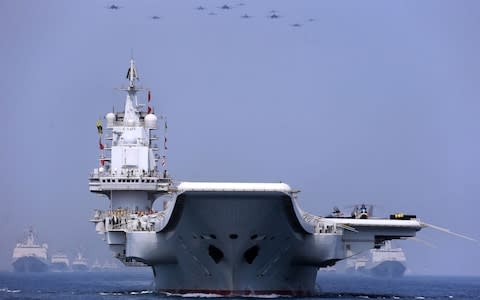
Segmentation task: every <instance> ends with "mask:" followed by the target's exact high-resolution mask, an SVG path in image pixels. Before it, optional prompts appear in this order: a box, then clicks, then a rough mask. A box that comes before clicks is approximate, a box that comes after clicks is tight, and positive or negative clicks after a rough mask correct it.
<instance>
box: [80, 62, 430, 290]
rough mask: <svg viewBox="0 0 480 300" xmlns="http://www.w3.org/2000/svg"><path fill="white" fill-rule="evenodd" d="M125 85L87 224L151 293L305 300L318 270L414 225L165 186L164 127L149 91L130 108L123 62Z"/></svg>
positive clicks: (106, 133) (235, 187) (132, 82)
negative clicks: (140, 270)
mask: <svg viewBox="0 0 480 300" xmlns="http://www.w3.org/2000/svg"><path fill="white" fill-rule="evenodd" d="M127 81H128V83H127V86H125V87H124V88H122V89H123V90H124V91H125V93H126V99H125V105H124V111H122V112H114V111H112V112H109V113H108V114H106V116H105V121H106V124H104V122H103V121H102V120H99V121H98V122H97V132H98V134H99V158H98V167H96V168H95V169H94V170H93V172H92V173H91V175H90V177H89V189H90V191H91V192H93V193H97V194H101V195H104V196H105V198H107V199H108V205H105V206H107V207H108V208H107V209H104V210H96V211H95V214H94V216H93V218H92V219H91V221H92V222H94V223H95V228H96V231H97V232H98V233H99V234H100V235H101V236H102V238H104V239H105V241H106V243H107V244H108V246H109V248H110V249H111V250H112V251H113V253H114V255H115V257H116V258H118V259H119V260H120V261H122V262H123V263H124V264H125V265H128V266H150V267H151V268H152V270H153V276H154V281H155V286H156V289H157V291H159V292H168V293H176V294H185V293H213V294H220V295H230V296H236V295H272V294H274V295H312V294H315V293H316V290H315V279H316V275H317V271H318V270H319V268H324V267H328V266H332V265H334V264H335V263H336V262H337V261H339V260H342V259H345V258H348V257H350V256H353V255H355V254H357V253H360V252H363V251H366V250H368V249H371V248H375V247H380V246H382V245H383V243H384V242H385V241H387V240H391V239H401V238H408V237H413V236H415V234H416V232H417V231H418V230H420V229H421V228H422V227H423V224H422V223H420V222H419V221H418V220H416V219H415V217H414V216H410V217H405V216H401V217H400V216H399V217H397V215H395V216H394V217H393V218H384V219H376V218H375V219H372V218H364V216H362V215H361V214H358V215H355V216H349V217H341V216H331V217H328V218H326V217H320V216H315V215H312V214H309V213H307V212H305V211H303V210H302V209H301V208H300V207H299V205H298V201H297V196H298V191H296V190H294V189H292V188H291V187H290V186H289V185H287V184H285V183H234V182H183V181H178V182H177V181H173V180H171V178H170V177H169V174H168V173H167V171H166V167H165V166H166V160H165V159H166V148H167V147H166V145H165V143H166V129H167V126H166V123H164V122H165V120H164V119H163V118H158V117H157V116H156V115H155V114H154V112H153V109H152V107H151V99H150V92H148V98H147V99H146V100H145V101H146V102H147V105H144V104H141V103H139V102H138V95H137V94H138V93H139V92H140V91H141V89H140V88H139V87H137V81H138V74H137V70H136V66H135V63H134V61H133V60H131V62H130V66H129V68H128V72H127ZM159 121H161V123H162V125H161V126H158V123H159ZM104 125H106V126H105V127H106V128H105V130H104ZM159 127H160V128H159ZM158 129H163V131H164V133H163V136H160V137H159V136H158V135H157V134H156V132H157V131H158ZM159 140H160V141H161V142H163V143H164V147H158V146H157V145H156V142H157V141H159ZM158 165H160V168H159V166H158ZM157 199H158V201H161V202H162V205H161V206H162V209H161V210H160V211H155V210H154V209H153V204H154V202H155V201H156V200H157Z"/></svg>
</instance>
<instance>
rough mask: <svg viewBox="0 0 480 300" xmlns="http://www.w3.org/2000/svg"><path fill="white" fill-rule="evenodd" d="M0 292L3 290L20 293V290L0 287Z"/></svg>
mask: <svg viewBox="0 0 480 300" xmlns="http://www.w3.org/2000/svg"><path fill="white" fill-rule="evenodd" d="M0 292H4V293H20V292H21V290H11V289H9V288H1V289H0Z"/></svg>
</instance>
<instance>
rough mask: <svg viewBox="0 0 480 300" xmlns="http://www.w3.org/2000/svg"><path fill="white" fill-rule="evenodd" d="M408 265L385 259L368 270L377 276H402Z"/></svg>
mask: <svg viewBox="0 0 480 300" xmlns="http://www.w3.org/2000/svg"><path fill="white" fill-rule="evenodd" d="M405 270H406V267H405V265H404V264H403V263H401V262H398V261H384V262H381V263H379V264H378V265H376V266H374V267H372V268H371V269H369V270H368V273H369V274H370V275H372V276H376V277H389V278H397V277H402V276H403V274H404V273H405Z"/></svg>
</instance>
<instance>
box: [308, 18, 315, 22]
mask: <svg viewBox="0 0 480 300" xmlns="http://www.w3.org/2000/svg"><path fill="white" fill-rule="evenodd" d="M307 21H308V22H313V21H315V19H314V18H309V19H308V20H307Z"/></svg>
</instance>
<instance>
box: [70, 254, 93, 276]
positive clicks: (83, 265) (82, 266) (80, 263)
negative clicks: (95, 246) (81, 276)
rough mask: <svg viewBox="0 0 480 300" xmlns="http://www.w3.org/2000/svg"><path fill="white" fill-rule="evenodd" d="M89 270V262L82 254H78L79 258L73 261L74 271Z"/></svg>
mask: <svg viewBox="0 0 480 300" xmlns="http://www.w3.org/2000/svg"><path fill="white" fill-rule="evenodd" d="M88 270H89V267H88V260H87V259H86V258H85V257H84V256H83V254H82V253H81V252H78V253H77V256H76V257H75V259H74V260H73V261H72V271H76V272H85V271H88Z"/></svg>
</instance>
